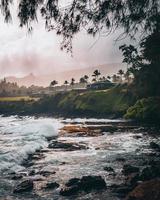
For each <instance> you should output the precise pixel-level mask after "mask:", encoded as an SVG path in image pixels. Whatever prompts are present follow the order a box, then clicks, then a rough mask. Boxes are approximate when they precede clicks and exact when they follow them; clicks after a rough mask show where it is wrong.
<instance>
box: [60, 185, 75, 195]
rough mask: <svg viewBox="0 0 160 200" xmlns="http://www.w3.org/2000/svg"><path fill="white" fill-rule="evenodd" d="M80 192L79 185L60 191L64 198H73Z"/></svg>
mask: <svg viewBox="0 0 160 200" xmlns="http://www.w3.org/2000/svg"><path fill="white" fill-rule="evenodd" d="M78 191H79V187H78V185H73V186H71V187H64V188H61V190H60V195H62V196H71V195H75V194H77V192H78Z"/></svg>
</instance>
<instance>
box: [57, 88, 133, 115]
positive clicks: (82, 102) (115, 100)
mask: <svg viewBox="0 0 160 200" xmlns="http://www.w3.org/2000/svg"><path fill="white" fill-rule="evenodd" d="M133 103H134V98H133V96H132V94H131V93H130V92H129V91H128V90H127V89H126V87H125V86H123V85H120V86H116V87H114V88H111V89H108V90H101V91H87V92H84V93H81V94H76V93H75V92H70V93H69V94H67V95H65V96H64V97H63V98H62V99H61V100H60V101H59V104H58V107H59V108H60V109H63V110H64V111H68V110H70V111H73V112H74V111H76V112H77V113H78V112H79V113H90V114H98V115H107V114H108V115H109V114H118V115H119V114H124V113H125V112H126V110H127V109H128V108H129V106H131V105H133Z"/></svg>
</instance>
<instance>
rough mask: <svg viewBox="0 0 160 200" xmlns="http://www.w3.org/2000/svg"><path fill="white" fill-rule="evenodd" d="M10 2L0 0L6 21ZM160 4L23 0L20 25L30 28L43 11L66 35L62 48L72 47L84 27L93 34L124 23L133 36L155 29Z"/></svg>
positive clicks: (115, 0)
mask: <svg viewBox="0 0 160 200" xmlns="http://www.w3.org/2000/svg"><path fill="white" fill-rule="evenodd" d="M11 3H13V0H3V1H1V4H0V8H1V11H2V14H3V15H4V17H5V20H6V21H7V22H8V21H9V20H10V19H11V12H10V5H11ZM159 4H160V2H159V0H138V1H137V0H92V1H91V0H72V1H71V3H70V4H68V5H66V6H65V7H64V5H62V4H61V1H58V0H47V1H45V0H37V1H35V0H20V1H19V3H18V17H19V20H20V26H27V27H28V29H29V31H31V30H32V21H37V20H38V17H37V15H38V13H40V14H41V16H42V18H43V19H44V20H45V24H46V28H47V29H48V30H55V31H56V33H57V34H58V35H62V36H63V42H62V46H61V47H62V49H63V48H66V49H67V51H71V50H72V44H71V43H72V39H73V37H74V35H75V34H77V33H78V32H79V31H80V30H81V29H82V28H83V29H84V30H86V31H87V33H88V34H91V35H93V36H94V35H96V34H102V35H107V34H108V33H110V32H112V31H114V30H115V29H117V28H121V27H122V28H123V29H124V34H127V35H129V36H130V37H133V36H134V34H135V33H137V32H138V31H141V32H142V35H148V34H149V33H152V32H154V30H156V29H157V28H158V29H159V26H160V25H159V21H160V13H159V8H160V5H159Z"/></svg>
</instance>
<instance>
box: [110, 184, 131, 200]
mask: <svg viewBox="0 0 160 200" xmlns="http://www.w3.org/2000/svg"><path fill="white" fill-rule="evenodd" d="M131 190H132V189H131V187H129V186H126V185H120V186H117V188H115V189H114V190H113V192H114V193H116V196H117V197H121V198H124V197H126V195H127V194H128V193H129V192H130V191H131Z"/></svg>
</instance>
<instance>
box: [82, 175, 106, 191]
mask: <svg viewBox="0 0 160 200" xmlns="http://www.w3.org/2000/svg"><path fill="white" fill-rule="evenodd" d="M80 188H81V189H82V190H84V191H90V190H101V189H104V188H106V183H105V181H104V179H103V178H102V177H101V176H83V177H82V179H81V180H80Z"/></svg>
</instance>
